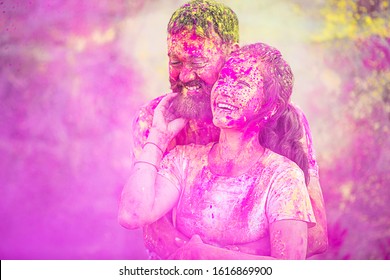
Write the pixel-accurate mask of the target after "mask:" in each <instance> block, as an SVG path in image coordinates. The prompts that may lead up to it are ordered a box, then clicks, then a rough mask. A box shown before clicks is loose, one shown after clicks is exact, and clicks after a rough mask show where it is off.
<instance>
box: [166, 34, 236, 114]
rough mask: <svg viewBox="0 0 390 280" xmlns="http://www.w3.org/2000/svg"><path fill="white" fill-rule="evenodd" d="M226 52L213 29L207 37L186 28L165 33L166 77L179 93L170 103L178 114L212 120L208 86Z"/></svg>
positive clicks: (220, 65)
mask: <svg viewBox="0 0 390 280" xmlns="http://www.w3.org/2000/svg"><path fill="white" fill-rule="evenodd" d="M229 53H230V52H229V50H228V47H227V46H226V44H222V41H221V39H220V37H219V36H218V35H217V34H216V33H215V32H213V33H212V35H211V36H210V38H205V37H201V36H199V35H197V34H196V33H195V32H194V31H189V30H185V31H182V32H180V33H178V34H175V35H169V36H168V57H169V81H170V83H171V89H172V91H174V92H179V93H180V94H179V95H178V97H177V98H176V99H175V100H174V102H173V103H172V107H171V108H172V112H174V113H175V114H176V116H177V117H185V118H188V119H195V118H196V119H206V120H211V118H212V114H211V106H210V93H211V89H212V87H213V85H214V83H215V82H216V81H217V79H218V75H219V71H220V70H221V68H222V66H223V64H224V63H225V60H226V58H227V55H229Z"/></svg>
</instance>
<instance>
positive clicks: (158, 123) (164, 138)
mask: <svg viewBox="0 0 390 280" xmlns="http://www.w3.org/2000/svg"><path fill="white" fill-rule="evenodd" d="M177 94H178V93H175V92H172V93H168V94H167V95H166V96H165V97H164V98H163V99H161V101H160V103H159V104H158V105H157V107H156V109H155V110H154V115H153V122H152V128H151V130H150V135H149V137H148V141H152V142H153V143H156V144H157V145H158V146H159V147H160V148H161V149H162V150H165V149H166V147H167V146H168V144H169V142H170V141H171V140H172V139H173V138H174V137H175V136H176V135H177V134H178V133H179V132H180V130H182V129H183V128H184V126H185V125H186V124H187V121H188V120H186V119H184V118H175V117H174V115H173V114H172V113H171V112H170V111H169V106H170V104H171V102H172V100H173V99H174V98H175V97H176V96H177Z"/></svg>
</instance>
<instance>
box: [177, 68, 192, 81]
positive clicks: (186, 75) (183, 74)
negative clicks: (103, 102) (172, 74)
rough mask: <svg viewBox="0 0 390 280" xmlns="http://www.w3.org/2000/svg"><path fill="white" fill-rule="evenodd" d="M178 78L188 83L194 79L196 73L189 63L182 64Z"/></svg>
mask: <svg viewBox="0 0 390 280" xmlns="http://www.w3.org/2000/svg"><path fill="white" fill-rule="evenodd" d="M179 79H180V81H181V82H182V83H188V82H191V81H193V80H195V79H196V73H195V71H194V69H192V68H191V67H190V66H189V65H183V67H182V68H181V71H180V75H179Z"/></svg>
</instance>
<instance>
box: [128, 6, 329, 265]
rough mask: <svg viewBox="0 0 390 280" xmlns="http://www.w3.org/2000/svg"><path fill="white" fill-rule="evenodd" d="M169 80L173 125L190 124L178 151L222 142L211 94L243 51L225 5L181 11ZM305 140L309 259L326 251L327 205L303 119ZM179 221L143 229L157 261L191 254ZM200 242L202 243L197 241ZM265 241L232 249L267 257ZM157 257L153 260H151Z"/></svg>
mask: <svg viewBox="0 0 390 280" xmlns="http://www.w3.org/2000/svg"><path fill="white" fill-rule="evenodd" d="M167 41H168V57H169V79H170V84H171V89H172V91H174V92H178V93H179V95H178V97H177V98H176V100H175V101H174V102H173V103H172V105H171V112H172V119H175V118H178V117H184V118H186V119H188V123H187V124H186V126H185V128H184V129H183V130H182V131H181V132H180V133H179V134H178V135H177V136H176V138H175V139H174V140H173V141H172V142H171V144H170V145H169V147H168V149H167V150H170V149H172V148H173V147H175V145H187V144H190V143H197V144H207V143H209V142H211V141H216V140H218V135H219V130H218V129H217V128H216V127H215V126H214V125H213V123H212V116H211V108H210V93H211V89H212V87H213V85H214V83H215V82H216V80H217V78H218V75H219V71H220V69H221V68H222V66H223V65H224V63H225V61H226V59H227V57H228V56H229V54H230V53H231V52H232V51H234V50H237V49H238V47H239V45H238V41H239V35H238V19H237V16H236V14H235V13H234V12H233V11H232V10H231V9H230V8H228V7H226V6H225V5H223V4H221V3H218V2H214V1H212V0H194V1H190V2H188V3H187V4H184V5H183V6H182V7H180V8H179V9H178V10H176V11H175V12H174V13H173V15H172V17H171V19H170V21H169V23H168V39H167ZM162 97H163V96H161V97H158V98H156V99H154V100H152V101H151V102H149V103H148V104H147V105H145V106H144V107H142V108H141V110H140V112H139V115H138V117H137V118H136V119H135V123H134V130H133V131H134V156H135V158H137V156H138V154H139V152H140V150H141V149H142V146H143V145H144V143H145V141H146V138H147V136H148V133H149V129H150V128H151V126H152V119H153V111H154V109H155V108H156V106H157V105H158V103H159V102H160V100H161V99H162ZM302 123H303V125H304V127H305V130H306V137H305V138H304V139H302V142H303V143H304V147H305V148H306V149H307V151H308V156H309V158H310V162H309V164H310V170H311V171H310V174H311V176H310V184H309V186H308V189H309V194H310V198H311V202H312V206H313V210H314V213H315V216H316V220H317V225H316V226H315V227H314V228H311V229H309V235H308V238H309V240H308V252H307V256H308V257H309V256H311V255H313V254H319V253H322V252H324V251H325V250H326V248H327V229H326V216H325V209H324V201H323V197H322V193H321V188H320V185H319V180H318V172H317V170H318V167H317V164H316V161H315V157H314V152H313V148H312V142H311V137H310V130H309V126H308V124H307V121H306V118H305V116H304V115H303V113H302ZM174 217H175V215H174V213H169V214H167V215H166V216H165V217H163V218H162V219H160V220H159V221H157V222H155V223H153V224H151V225H149V226H147V227H145V228H144V239H145V245H146V247H147V249H148V250H149V252H150V253H151V254H152V255H155V256H156V258H162V259H166V258H168V257H170V256H172V255H173V254H175V252H176V251H177V250H179V249H180V248H181V250H183V248H184V249H185V250H191V244H192V243H193V242H188V240H189V238H191V237H190V236H189V237H187V236H185V235H184V234H182V233H180V232H179V231H177V230H176V229H175V228H174V226H173V223H174V221H173V220H172V218H173V219H174ZM196 242H198V241H196ZM264 244H267V242H266V240H260V241H258V242H256V243H251V244H242V245H240V246H229V248H228V249H231V250H240V251H245V252H248V253H253V254H261V253H264V252H267V250H269V248H267V246H266V245H264ZM152 257H153V256H152Z"/></svg>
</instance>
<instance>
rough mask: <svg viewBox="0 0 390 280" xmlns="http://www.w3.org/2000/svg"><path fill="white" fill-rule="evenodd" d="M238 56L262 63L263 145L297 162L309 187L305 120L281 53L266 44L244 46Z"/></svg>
mask: <svg viewBox="0 0 390 280" xmlns="http://www.w3.org/2000/svg"><path fill="white" fill-rule="evenodd" d="M237 53H239V54H241V53H243V54H248V55H250V56H251V57H254V58H255V59H256V60H257V62H259V63H261V64H262V67H261V69H262V71H263V73H262V75H263V82H264V87H263V90H264V95H265V103H264V104H263V106H262V110H261V113H260V120H259V125H260V133H259V141H260V144H261V145H262V146H263V147H265V148H268V149H270V150H272V151H274V152H276V153H278V154H280V155H282V156H285V157H287V158H289V159H290V160H292V161H293V162H295V163H296V164H297V165H298V166H299V167H300V168H301V169H302V171H303V173H304V175H305V182H306V185H308V184H309V179H310V177H309V171H308V167H309V162H308V157H307V154H306V153H305V151H304V149H303V146H302V143H301V139H302V137H303V136H304V135H303V125H302V122H301V117H300V115H299V113H298V112H297V110H296V109H295V107H294V106H293V105H292V104H291V101H290V98H291V94H292V89H293V80H294V77H293V74H292V71H291V68H290V66H289V65H288V64H287V62H286V61H285V60H284V59H283V58H282V55H281V54H280V52H279V51H278V50H277V49H275V48H273V47H271V46H268V45H266V44H263V43H256V44H250V45H246V46H243V47H242V48H241V49H240V50H238V51H237Z"/></svg>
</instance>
